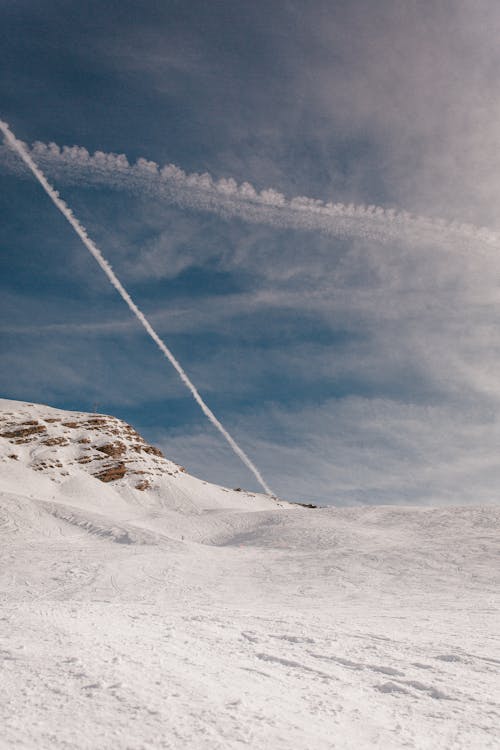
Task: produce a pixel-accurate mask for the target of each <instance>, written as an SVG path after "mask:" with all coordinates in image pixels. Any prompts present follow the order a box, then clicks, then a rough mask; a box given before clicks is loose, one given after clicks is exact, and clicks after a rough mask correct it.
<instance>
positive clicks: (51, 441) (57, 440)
mask: <svg viewBox="0 0 500 750" xmlns="http://www.w3.org/2000/svg"><path fill="white" fill-rule="evenodd" d="M42 444H43V445H69V440H67V439H66V438H65V437H51V438H46V439H45V440H42Z"/></svg>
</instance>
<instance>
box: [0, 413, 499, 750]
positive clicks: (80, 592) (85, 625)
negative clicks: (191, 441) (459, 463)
mask: <svg viewBox="0 0 500 750" xmlns="http://www.w3.org/2000/svg"><path fill="white" fill-rule="evenodd" d="M0 435H1V437H0V538H1V544H0V559H1V565H0V601H1V609H0V670H1V679H0V696H1V697H0V727H1V729H0V747H1V748H9V749H10V748H14V747H16V748H30V749H31V748H37V750H38V749H44V748H47V749H48V748H51V749H52V748H56V749H57V750H59V749H61V750H62V749H64V750H67V749H69V748H88V749H89V750H90V748H92V750H95V749H101V748H102V749H103V750H104V748H106V749H107V748H130V749H132V748H133V749H134V750H135V749H139V748H141V749H142V748H148V749H152V748H171V749H172V750H174V749H175V750H182V749H183V748H190V749H191V748H209V749H216V748H217V749H219V748H220V749H222V748H241V747H243V746H248V747H252V748H272V749H273V750H274V749H276V750H285V749H286V750H289V748H294V750H299V749H302V748H303V749H304V750H305V749H306V748H307V749H308V750H323V749H324V750H327V749H328V750H331V749H332V748H335V749H337V748H338V749H339V750H340V749H346V750H347V749H349V750H351V749H352V750H354V748H356V749H358V748H361V749H363V748H383V749H384V750H391V749H394V750H396V749H397V750H399V749H400V748H418V749H419V750H424V749H427V748H428V749H429V750H431V749H432V750H440V749H443V750H444V749H445V748H446V749H448V748H450V749H451V748H453V749H454V750H455V749H460V748H463V749H464V750H465V749H467V750H470V749H471V748H477V749H478V750H487V749H488V748H492V749H493V748H494V749H495V750H496V749H497V748H498V737H499V728H500V627H499V626H500V618H499V604H500V596H499V593H500V566H499V561H500V558H499V554H500V552H499V546H498V539H499V535H498V531H499V526H500V507H495V506H490V507H467V508H461V507H453V508H452V507H449V508H439V509H432V508H421V509H415V508H411V509H410V508H403V507H400V508H397V507H394V506H390V507H382V506H379V507H369V508H364V507H358V508H347V509H346V508H342V509H335V508H324V509H305V508H299V507H297V506H293V505H291V504H288V503H285V502H282V501H275V500H272V499H271V498H269V497H267V496H265V495H255V494H253V493H247V492H244V491H237V490H229V489H226V488H222V487H216V486H214V485H210V484H208V483H206V482H203V481H202V480H200V479H196V478H194V477H191V476H189V475H188V474H187V473H186V472H185V471H184V470H182V468H181V467H178V466H177V465H176V464H174V463H173V462H171V461H168V460H167V459H165V458H163V456H161V454H160V452H159V451H158V450H157V449H155V448H154V447H152V446H148V445H147V443H145V442H144V441H143V440H142V438H141V437H140V436H139V435H138V434H137V433H136V432H135V431H134V430H133V429H132V428H130V427H129V426H128V425H126V424H125V423H123V422H121V421H120V420H117V419H115V418H113V417H107V416H103V415H96V414H84V413H79V412H64V411H60V410H57V409H51V408H49V407H46V406H39V405H33V404H26V403H22V402H15V401H7V400H0Z"/></svg>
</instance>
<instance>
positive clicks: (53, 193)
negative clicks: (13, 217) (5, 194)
mask: <svg viewBox="0 0 500 750" xmlns="http://www.w3.org/2000/svg"><path fill="white" fill-rule="evenodd" d="M0 130H1V131H2V133H3V135H4V137H5V140H6V142H7V143H8V145H9V146H10V147H11V148H12V149H13V150H14V151H16V153H17V154H18V155H19V156H20V157H21V159H22V160H23V162H24V163H25V164H26V166H27V167H28V168H29V169H30V170H31V172H32V173H33V174H34V176H35V177H36V179H37V180H38V182H39V183H40V185H41V186H42V188H43V189H44V190H45V192H46V193H47V195H48V196H49V198H50V199H51V200H52V202H53V203H54V205H55V206H56V207H57V208H58V209H59V211H60V212H61V213H62V215H63V216H64V218H65V219H66V220H67V221H68V222H69V223H70V224H71V226H72V227H73V229H74V230H75V232H76V233H77V235H78V236H79V237H80V239H81V241H82V242H83V244H84V245H85V247H86V248H87V250H88V251H89V252H90V254H91V255H93V257H94V258H95V260H96V261H97V262H98V264H99V265H100V267H101V268H102V270H103V271H104V273H105V274H106V276H107V277H108V279H109V281H110V282H111V284H112V285H113V286H114V287H115V289H116V290H117V292H118V294H119V295H120V296H121V297H122V299H123V300H124V301H125V303H126V304H127V305H128V307H129V308H130V310H131V311H132V312H133V313H134V315H135V316H136V318H137V320H138V321H139V322H140V323H141V325H143V326H144V328H145V329H146V331H147V333H148V334H149V336H151V338H152V339H153V341H154V342H155V344H156V345H157V346H158V348H159V349H160V351H161V352H163V354H164V355H165V357H166V358H167V359H168V361H169V362H170V364H171V365H172V366H173V367H174V368H175V369H176V370H177V373H178V375H179V377H180V379H181V380H182V382H183V383H184V385H185V386H186V387H187V388H189V390H190V391H191V395H192V396H193V398H194V400H195V401H196V402H197V404H198V405H199V407H200V408H201V410H202V411H203V413H204V414H205V416H206V417H208V419H209V420H210V422H211V423H212V424H213V425H214V426H215V427H216V428H217V429H218V430H219V432H220V433H221V435H222V436H223V438H224V439H225V440H226V441H227V442H228V443H229V445H230V446H231V448H232V449H233V451H234V452H235V454H236V455H237V456H238V458H240V459H241V461H243V463H244V464H245V466H246V467H247V468H248V469H250V471H251V472H252V474H253V475H254V477H255V478H256V480H257V481H258V483H259V484H260V485H261V487H262V488H263V489H264V491H265V492H266V493H267V494H268V495H274V493H273V492H272V490H271V489H270V487H269V485H268V484H267V483H266V482H265V480H264V478H263V477H262V474H261V473H260V471H259V470H258V468H257V467H256V466H255V464H254V463H253V462H252V461H251V459H250V458H249V457H248V456H247V454H246V453H245V451H244V450H243V449H242V448H240V446H239V445H238V443H237V442H236V441H235V440H234V438H232V437H231V435H230V434H229V432H228V431H227V430H226V428H225V427H224V426H223V425H222V424H221V423H220V422H219V420H218V419H217V417H216V416H215V414H214V413H213V411H212V410H211V409H210V408H209V407H208V406H207V404H206V403H205V402H204V400H203V399H202V397H201V396H200V394H199V393H198V391H197V389H196V387H195V385H194V383H192V381H191V380H190V378H189V377H188V375H187V374H186V372H185V371H184V369H183V367H182V366H181V364H180V363H179V362H178V361H177V359H176V358H175V357H174V355H173V354H172V352H171V351H170V349H169V348H168V346H167V345H166V344H165V343H164V342H163V341H162V339H161V338H160V337H159V336H158V334H157V333H156V331H155V330H154V328H153V327H152V325H151V324H150V323H149V321H148V319H147V318H146V316H145V315H144V313H142V312H141V310H140V309H139V308H138V307H137V305H136V304H135V302H134V300H133V299H132V297H131V296H130V294H129V293H128V292H127V290H126V289H125V287H124V286H123V284H122V283H121V281H120V280H119V279H118V277H117V276H116V274H115V272H114V271H113V269H112V268H111V266H110V265H109V263H108V261H107V260H106V259H105V258H104V256H103V255H102V253H101V251H100V250H99V248H98V247H97V245H96V244H95V242H94V241H93V240H92V239H91V238H90V237H89V235H88V234H87V231H86V229H85V228H84V227H83V225H82V224H80V222H79V221H78V219H77V218H76V217H75V216H74V214H73V212H72V211H71V209H70V208H69V207H68V206H67V205H66V203H65V202H64V201H63V200H62V198H60V196H59V193H58V192H57V190H55V189H54V188H53V187H52V185H51V184H50V183H49V182H48V181H47V179H46V177H45V175H44V174H43V172H42V170H41V169H40V168H39V167H38V166H37V165H36V163H35V162H34V161H33V159H32V158H31V156H30V154H29V152H28V150H27V149H26V147H25V145H24V143H22V142H21V141H19V140H18V139H17V138H16V137H15V135H14V134H13V133H12V131H11V130H10V128H9V126H8V125H7V123H6V122H3V121H2V120H0Z"/></svg>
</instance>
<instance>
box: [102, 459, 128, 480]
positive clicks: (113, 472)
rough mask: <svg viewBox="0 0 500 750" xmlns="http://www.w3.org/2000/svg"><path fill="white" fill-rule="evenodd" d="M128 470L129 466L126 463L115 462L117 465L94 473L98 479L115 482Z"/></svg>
mask: <svg viewBox="0 0 500 750" xmlns="http://www.w3.org/2000/svg"><path fill="white" fill-rule="evenodd" d="M126 472H127V467H126V466H125V464H122V463H119V464H115V466H110V467H108V468H106V469H103V471H99V472H98V473H97V474H94V476H95V477H96V479H100V480H101V482H114V481H115V480H117V479H123V477H124V476H125V474H126Z"/></svg>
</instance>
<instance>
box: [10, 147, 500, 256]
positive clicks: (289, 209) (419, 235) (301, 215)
mask: <svg viewBox="0 0 500 750" xmlns="http://www.w3.org/2000/svg"><path fill="white" fill-rule="evenodd" d="M23 145H24V144H23ZM25 149H26V151H27V152H28V151H29V153H30V154H31V156H32V158H33V159H34V160H35V161H36V163H37V164H39V165H40V167H41V168H42V169H44V170H46V171H47V172H48V173H49V174H50V175H51V176H53V177H54V178H55V179H57V180H58V181H59V182H62V183H65V184H77V185H79V186H86V185H87V186H96V187H99V186H105V187H110V188H113V189H118V190H127V191H129V192H132V193H135V194H140V195H146V196H149V197H152V198H156V199H160V200H164V201H166V202H168V203H171V204H174V205H177V206H180V207H183V208H191V209H196V210H201V211H208V212H210V213H215V214H218V215H219V216H221V217H223V218H231V217H238V218H240V219H243V220H245V221H249V222H252V223H259V224H267V225H270V226H273V227H276V228H282V229H299V230H305V231H320V232H324V233H326V234H332V235H336V236H358V237H359V236H361V237H367V238H369V239H373V240H377V239H379V240H390V239H404V240H405V243H417V244H422V243H426V242H429V243H441V244H446V245H448V246H456V245H457V244H460V245H463V244H464V243H466V245H467V246H468V245H469V244H470V243H471V242H474V243H475V244H476V247H477V243H478V242H479V244H480V245H483V246H492V245H495V246H497V245H498V244H500V235H498V234H497V233H495V232H492V231H490V230H488V229H484V228H478V227H475V226H473V225H471V224H463V223H458V222H455V223H453V222H451V223H450V222H446V221H443V220H440V219H430V218H426V217H422V216H415V215H413V214H410V213H408V212H406V211H395V210H393V209H384V208H382V207H380V206H363V205H354V204H348V205H346V204H344V203H325V202H323V201H321V200H317V199H314V198H307V197H303V196H302V197H300V196H299V197H295V198H291V199H289V198H286V197H285V196H284V195H282V194H281V193H279V192H277V191H276V190H273V189H271V188H268V189H265V190H261V191H260V192H258V191H257V190H256V189H255V188H254V187H253V186H252V185H251V184H250V183H248V182H243V183H241V184H238V183H236V181H235V180H233V179H220V180H218V181H215V180H214V179H213V178H212V177H211V176H210V175H209V174H207V173H204V174H197V173H192V174H187V173H185V172H184V171H183V170H182V169H179V167H177V166H175V165H174V164H167V165H166V166H164V167H160V166H159V165H158V164H156V163H155V162H153V161H148V160H146V159H138V160H137V162H136V163H135V164H132V165H131V164H130V163H129V161H128V159H127V157H126V156H124V155H123V154H121V155H117V154H112V153H104V152H102V151H96V152H95V153H94V154H93V155H91V154H90V153H89V152H88V151H87V150H86V149H85V148H83V147H81V146H72V147H68V146H63V147H62V148H60V147H59V146H57V145H56V144H54V143H51V144H49V145H46V144H44V143H39V142H38V143H35V144H34V145H33V147H32V149H31V150H29V149H28V147H26V146H25ZM7 153H8V152H7V151H6V150H4V151H3V153H2V152H1V150H0V163H3V164H4V166H5V167H7V168H11V169H16V165H15V164H14V163H12V162H11V163H9V159H8V156H7Z"/></svg>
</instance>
